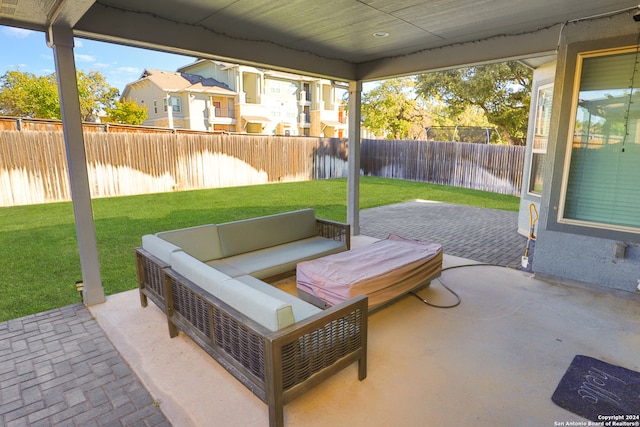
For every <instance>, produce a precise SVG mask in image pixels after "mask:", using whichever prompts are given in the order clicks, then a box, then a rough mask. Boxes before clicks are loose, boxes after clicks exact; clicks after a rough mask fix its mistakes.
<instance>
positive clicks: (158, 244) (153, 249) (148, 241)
mask: <svg viewBox="0 0 640 427" xmlns="http://www.w3.org/2000/svg"><path fill="white" fill-rule="evenodd" d="M142 248H143V249H144V250H145V251H147V252H149V253H150V254H151V255H153V256H155V257H156V258H159V259H160V260H162V261H164V262H165V263H166V264H167V265H169V264H171V254H172V253H173V252H176V251H180V250H181V248H180V247H178V246H176V245H174V244H173V243H171V242H167V241H166V240H163V239H161V238H159V237H158V236H155V235H153V234H145V235H144V236H142Z"/></svg>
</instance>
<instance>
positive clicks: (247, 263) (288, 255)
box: [208, 236, 347, 279]
mask: <svg viewBox="0 0 640 427" xmlns="http://www.w3.org/2000/svg"><path fill="white" fill-rule="evenodd" d="M346 249H347V246H346V245H345V244H344V243H342V242H338V241H335V240H331V239H327V238H324V237H320V236H315V237H309V238H307V239H302V240H298V241H295V242H290V243H285V244H281V245H278V246H273V247H269V248H265V249H260V250H256V251H253V252H249V253H243V254H239V255H236V256H232V257H229V258H224V259H222V260H216V261H212V262H209V263H208V264H209V265H210V266H212V267H215V268H217V269H220V270H221V271H224V272H226V273H227V274H229V275H230V276H239V275H241V274H238V272H243V273H244V274H250V275H252V276H254V277H257V278H258V279H264V278H267V277H271V276H275V275H277V274H281V273H284V272H287V271H293V270H295V269H296V264H297V263H299V262H301V261H306V260H309V259H315V258H318V257H321V256H325V255H330V254H334V253H338V252H342V251H345V250H346Z"/></svg>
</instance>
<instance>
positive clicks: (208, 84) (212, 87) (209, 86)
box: [125, 68, 235, 96]
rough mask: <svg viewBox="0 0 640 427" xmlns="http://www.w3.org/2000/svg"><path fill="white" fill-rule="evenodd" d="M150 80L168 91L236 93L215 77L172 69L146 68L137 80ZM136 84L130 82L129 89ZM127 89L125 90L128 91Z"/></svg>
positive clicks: (217, 93) (230, 94)
mask: <svg viewBox="0 0 640 427" xmlns="http://www.w3.org/2000/svg"><path fill="white" fill-rule="evenodd" d="M142 80H148V81H151V82H152V83H154V84H155V85H156V86H158V87H159V88H161V89H163V90H165V91H167V92H198V93H208V94H216V95H229V96H233V95H235V92H234V91H233V90H231V88H229V86H228V85H227V84H225V83H222V82H219V81H217V80H216V79H213V78H204V77H202V76H198V75H195V74H185V73H177V72H172V71H162V70H153V69H148V68H147V69H145V70H144V72H143V73H142V75H141V76H140V79H138V80H137V81H138V82H139V81H142ZM133 84H135V82H134V83H130V84H129V85H127V89H128V88H129V87H130V86H131V85H133ZM127 89H125V92H127Z"/></svg>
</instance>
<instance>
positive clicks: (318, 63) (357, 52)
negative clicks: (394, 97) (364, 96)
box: [0, 0, 638, 80]
mask: <svg viewBox="0 0 640 427" xmlns="http://www.w3.org/2000/svg"><path fill="white" fill-rule="evenodd" d="M637 7H638V0H153V1H150V0H98V1H93V0H0V24H3V25H14V26H19V27H25V28H31V29H37V30H46V28H47V27H48V26H49V25H50V24H51V23H52V22H53V23H56V24H60V25H70V26H72V27H73V28H74V31H75V33H76V35H80V36H83V37H88V38H95V39H98V40H106V41H113V42H118V43H124V44H131V45H137V46H146V47H151V48H156V49H162V50H168V51H173V52H180V53H187V54H189V55H193V56H202V57H209V58H219V59H226V60H232V61H236V62H243V63H253V64H257V65H265V66H268V67H270V68H276V69H290V70H294V71H298V72H302V73H306V74H312V75H323V76H328V77H333V78H337V79H342V80H356V79H360V80H370V79H377V78H383V77H390V76H394V75H400V74H410V73H416V72H420V71H424V70H428V69H437V68H445V67H450V66H457V65H465V64H470V63H478V62H488V61H494V60H499V59H511V58H532V57H538V56H542V55H548V54H552V53H553V52H554V51H555V48H556V46H557V43H558V38H559V36H560V32H561V30H562V28H563V27H564V25H566V24H567V23H570V22H574V21H578V20H584V19H593V18H600V17H604V16H609V15H615V14H619V13H629V14H633V13H634V11H631V10H632V9H635V8H637ZM630 11H631V12H630ZM381 32H383V33H388V36H386V37H374V35H373V34H374V33H381ZM532 61H533V62H532V63H535V59H533V60H532Z"/></svg>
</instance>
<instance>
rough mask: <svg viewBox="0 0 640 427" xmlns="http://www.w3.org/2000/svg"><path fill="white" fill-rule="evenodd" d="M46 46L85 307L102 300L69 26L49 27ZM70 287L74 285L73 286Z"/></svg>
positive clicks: (103, 299) (71, 36)
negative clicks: (59, 117)
mask: <svg viewBox="0 0 640 427" xmlns="http://www.w3.org/2000/svg"><path fill="white" fill-rule="evenodd" d="M47 36H48V44H49V46H50V47H52V48H53V56H54V60H55V66H56V75H57V79H58V95H59V97H60V111H61V113H62V130H63V132H64V143H65V149H66V152H67V164H68V167H69V181H70V183H71V197H72V200H73V212H74V215H75V220H76V233H77V239H78V249H79V252H80V266H81V268H82V281H83V285H84V289H83V297H84V303H85V304H86V305H87V306H91V305H95V304H100V303H102V302H104V301H105V298H104V289H103V288H102V279H101V277H100V262H99V260H98V245H97V243H96V230H95V225H94V222H93V211H92V208H91V193H90V191H89V177H88V173H87V158H86V154H85V148H84V137H83V135H82V116H81V114H80V100H79V98H78V84H77V81H76V65H75V60H74V58H73V32H72V31H71V28H70V27H67V26H64V27H57V26H54V27H51V28H50V29H49V32H48V34H47ZM69 286H73V284H72V283H70V284H69Z"/></svg>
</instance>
